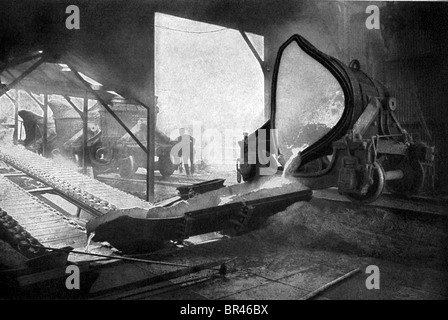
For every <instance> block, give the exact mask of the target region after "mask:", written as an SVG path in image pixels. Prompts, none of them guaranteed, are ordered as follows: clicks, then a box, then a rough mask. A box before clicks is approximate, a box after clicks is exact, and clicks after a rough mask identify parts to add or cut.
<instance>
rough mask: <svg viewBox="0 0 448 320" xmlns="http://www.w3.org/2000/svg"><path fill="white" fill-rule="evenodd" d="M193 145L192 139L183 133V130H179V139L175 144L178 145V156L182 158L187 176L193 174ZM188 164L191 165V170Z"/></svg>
mask: <svg viewBox="0 0 448 320" xmlns="http://www.w3.org/2000/svg"><path fill="white" fill-rule="evenodd" d="M194 143H195V140H194V138H193V137H192V136H190V135H188V134H186V133H185V128H180V129H179V137H177V144H178V145H180V150H179V152H178V156H179V157H182V161H183V163H184V167H185V173H186V174H187V176H191V175H192V174H193V173H194V147H193V146H194ZM188 160H190V161H188ZM189 163H191V170H190V166H189Z"/></svg>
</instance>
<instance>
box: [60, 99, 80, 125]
mask: <svg viewBox="0 0 448 320" xmlns="http://www.w3.org/2000/svg"><path fill="white" fill-rule="evenodd" d="M63 97H64V99H65V100H66V101H67V102H68V103H69V104H70V105H71V106H72V107H73V109H75V111H76V112H77V113H78V114H79V116H80V117H81V119H83V120H84V118H83V117H84V113H83V112H82V111H81V110H79V109H78V107H77V106H76V105H75V104H74V103H73V101H72V99H71V98H70V97H69V96H67V95H64V96H63Z"/></svg>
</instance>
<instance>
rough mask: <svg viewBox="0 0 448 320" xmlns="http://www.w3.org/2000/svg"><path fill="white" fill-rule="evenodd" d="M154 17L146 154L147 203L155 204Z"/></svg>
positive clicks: (151, 25) (151, 39)
mask: <svg viewBox="0 0 448 320" xmlns="http://www.w3.org/2000/svg"><path fill="white" fill-rule="evenodd" d="M154 15H155V13H152V14H151V16H150V21H148V25H149V35H148V36H149V45H150V47H149V50H148V51H149V56H148V63H149V66H150V67H149V73H148V78H149V79H150V81H149V83H150V85H149V88H148V96H149V101H150V105H149V106H148V109H147V125H146V127H147V129H146V134H147V138H146V144H147V150H148V152H147V153H146V201H148V202H154V198H155V197H154V156H155V127H156V112H155V109H156V106H155V100H156V99H155V85H154V82H155V72H154V68H155V57H154V56H155V55H154V47H155V46H154V41H155V36H154V35H155V32H154Z"/></svg>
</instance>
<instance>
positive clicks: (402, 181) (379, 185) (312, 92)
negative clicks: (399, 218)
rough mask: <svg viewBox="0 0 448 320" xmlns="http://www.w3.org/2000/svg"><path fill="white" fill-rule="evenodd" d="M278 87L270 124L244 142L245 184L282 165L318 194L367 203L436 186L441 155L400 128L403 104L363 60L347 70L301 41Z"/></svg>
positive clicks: (241, 174) (286, 59)
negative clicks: (330, 191)
mask: <svg viewBox="0 0 448 320" xmlns="http://www.w3.org/2000/svg"><path fill="white" fill-rule="evenodd" d="M272 80H273V81H272V101H271V117H270V119H269V121H267V122H266V123H265V124H264V125H263V126H262V127H261V128H260V129H258V130H256V131H255V132H253V133H252V134H250V135H246V136H245V137H244V140H242V141H240V147H241V152H242V156H241V159H238V161H237V173H238V180H239V181H241V178H242V179H243V180H244V181H251V180H254V179H257V177H259V176H260V175H263V174H266V169H267V168H268V167H271V169H272V168H274V171H272V170H271V173H273V172H275V171H276V170H275V169H276V168H277V165H278V164H279V166H280V169H281V170H283V171H284V172H283V174H284V175H286V176H292V177H295V178H297V179H299V180H300V181H301V182H302V183H304V184H305V185H307V186H308V187H310V188H311V189H323V188H329V187H337V188H338V189H339V192H340V193H341V194H344V195H345V196H346V197H347V198H349V199H350V200H352V201H355V202H362V203H369V202H372V201H375V200H376V199H377V198H378V197H379V196H380V195H381V194H382V192H383V191H384V190H385V188H387V189H388V190H389V191H390V192H393V193H398V194H404V195H406V196H412V195H415V194H417V193H419V192H420V191H421V190H422V189H423V188H424V187H425V185H427V184H428V183H429V184H430V182H431V178H432V175H433V172H434V148H433V147H431V146H428V145H427V144H425V143H424V142H421V141H417V140H414V139H413V138H412V136H411V135H410V134H409V133H408V132H407V131H406V130H405V129H404V128H403V127H402V126H401V125H400V123H399V122H398V120H397V116H396V114H395V111H396V109H397V101H396V99H395V98H394V97H393V96H391V94H390V92H389V91H388V90H387V89H386V88H385V86H384V85H382V84H381V83H380V82H378V81H376V80H374V79H372V78H370V77H369V76H367V75H366V74H365V73H364V72H363V71H362V70H361V69H360V63H359V62H358V61H357V60H354V61H352V62H351V63H350V65H349V66H348V67H347V66H345V65H344V64H343V63H342V62H340V61H338V60H337V59H335V58H333V57H330V56H328V55H325V54H324V53H322V52H320V51H319V50H317V49H316V48H315V47H314V46H313V45H311V44H310V43H309V42H308V41H307V40H305V39H304V38H303V37H301V36H299V35H294V36H292V37H291V38H290V39H289V40H288V41H286V42H285V43H284V44H283V45H282V46H281V47H280V49H279V52H278V55H277V59H276V63H275V69H274V74H273V79H272ZM266 132H270V134H266ZM266 159H268V160H269V161H266ZM263 170H264V171H263Z"/></svg>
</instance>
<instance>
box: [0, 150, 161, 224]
mask: <svg viewBox="0 0 448 320" xmlns="http://www.w3.org/2000/svg"><path fill="white" fill-rule="evenodd" d="M0 160H2V161H5V162H6V163H8V164H9V165H11V166H13V167H15V168H17V169H19V170H20V171H23V172H25V173H26V174H28V175H30V176H31V177H33V178H35V179H37V180H39V181H42V182H43V183H45V184H46V185H48V186H50V187H52V188H54V189H55V190H56V191H57V192H58V193H59V194H60V195H62V196H64V197H66V198H69V199H70V200H72V201H73V202H74V203H77V204H80V205H82V206H83V208H84V209H87V210H89V209H90V210H89V211H90V213H92V214H93V215H95V216H101V215H104V214H106V213H108V212H109V211H111V210H117V209H118V210H120V209H131V208H141V209H149V208H152V207H153V205H152V204H151V203H149V202H146V201H144V200H142V199H139V198H137V197H135V196H132V195H130V194H128V193H125V192H123V191H120V190H118V189H115V188H112V187H111V186H108V185H106V184H104V183H102V182H100V181H97V180H95V179H92V178H90V177H88V176H86V175H83V174H81V173H78V172H76V171H75V170H72V169H70V168H67V167H65V166H63V165H61V164H59V163H56V162H55V161H53V160H51V159H47V158H44V157H42V156H40V155H38V154H36V153H33V152H31V151H29V150H26V149H25V148H24V147H22V146H16V145H12V144H7V145H4V146H2V147H1V148H0Z"/></svg>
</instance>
